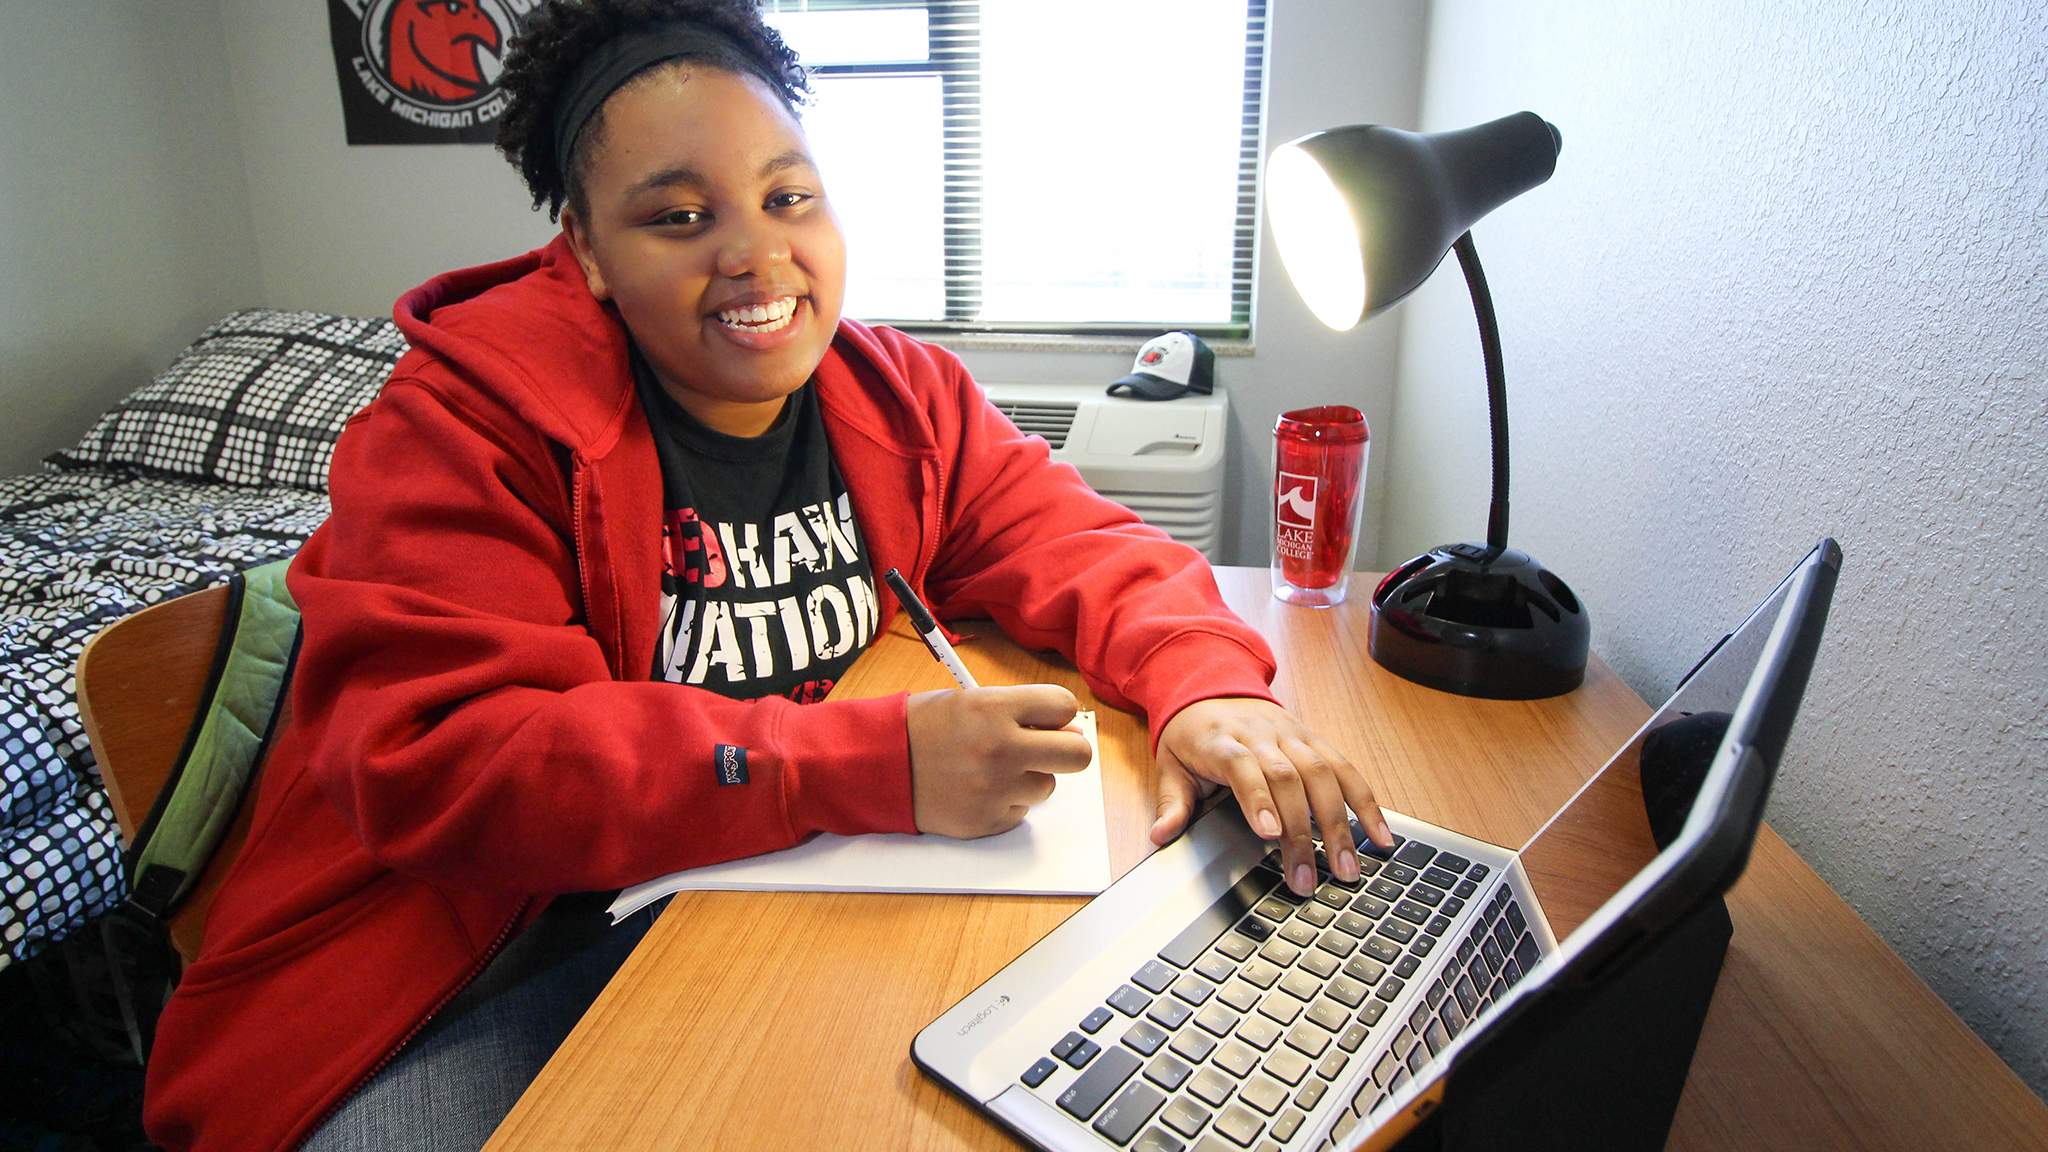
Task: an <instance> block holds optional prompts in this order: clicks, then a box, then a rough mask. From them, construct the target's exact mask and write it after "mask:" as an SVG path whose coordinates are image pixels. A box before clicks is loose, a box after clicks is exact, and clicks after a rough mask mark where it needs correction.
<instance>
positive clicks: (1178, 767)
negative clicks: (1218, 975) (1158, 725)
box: [1152, 697, 1394, 896]
mask: <svg viewBox="0 0 2048 1152" xmlns="http://www.w3.org/2000/svg"><path fill="white" fill-rule="evenodd" d="M1158 762H1159V803H1158V808H1157V818H1156V819H1155V820H1154V821H1153V824H1152V842H1153V843H1154V844H1164V843H1166V842H1167V841H1168V840H1170V839H1172V838H1173V837H1174V836H1176V835H1178V834H1179V833H1180V830H1181V829H1182V828H1184V827H1186V825H1187V822H1188V817H1189V815H1190V814H1192V813H1193V812H1194V809H1195V802H1196V801H1197V800H1198V799H1199V798H1200V797H1201V796H1205V795H1207V794H1209V793H1211V792H1213V791H1215V790H1216V788H1217V786H1219V785H1222V786H1227V787H1228V788H1230V790H1231V791H1233V792H1235V793H1236V794H1237V803H1238V806H1239V807H1240V808H1242V809H1243V810H1244V816H1245V820H1246V821H1247V822H1248V823H1249V824H1250V825H1251V828H1252V831H1254V832H1256V833H1258V834H1259V835H1260V836H1262V837H1264V838H1265V839H1268V840H1278V841H1279V842H1280V862H1281V869H1282V874H1283V875H1285V876H1286V877H1287V884H1288V887H1290V888H1292V889H1293V890H1294V891H1295V892H1296V893H1298V894H1300V895H1302V896H1307V895H1309V894H1310V893H1311V892H1313V891H1315V886H1316V866H1315V842H1314V841H1313V840H1312V839H1311V836H1312V834H1313V832H1314V829H1313V828H1311V826H1310V817H1311V816H1313V817H1314V818H1315V826H1316V827H1319V828H1320V829H1321V830H1322V834H1323V851H1324V853H1325V855H1327V856H1328V857H1329V861H1330V871H1331V872H1332V873H1334V874H1335V875H1336V877H1337V878H1338V879H1340V880H1344V881H1347V882H1348V881H1353V880H1356V879H1358V877H1359V870H1358V857H1357V854H1356V847H1355V845H1353V843H1352V838H1351V821H1350V819H1349V817H1348V816H1347V815H1346V812H1345V809H1346V808H1347V807H1348V808H1349V809H1350V811H1351V812H1355V813H1357V814H1358V822H1359V824H1360V825H1361V826H1363V827H1364V828H1365V830H1366V835H1367V836H1368V837H1370V838H1371V839H1372V841H1373V842H1374V843H1375V844H1377V845H1379V846H1380V847H1381V848H1386V849H1391V848H1392V847H1393V846H1394V838H1393V833H1392V832H1390V831H1389V830H1388V829H1387V822H1386V819H1385V818H1384V817H1382V816H1381V815H1380V807H1379V802H1378V801H1376V800H1375V799H1373V794H1372V788H1371V787H1370V786H1369V785H1367V784H1366V782H1365V776H1364V774H1363V773H1361V772H1360V771H1359V770H1358V769H1357V767H1355V766H1354V765H1353V764H1352V763H1351V761H1349V760H1347V759H1345V758H1344V754H1343V753H1341V752H1339V751H1337V750H1336V749H1335V748H1333V747H1331V746H1330V745H1329V744H1327V743H1325V742H1324V741H1323V739H1322V738H1321V737H1319V736H1317V735H1316V734H1315V733H1314V732H1312V731H1310V729H1309V727H1308V725H1306V724H1303V723H1302V722H1301V721H1299V720H1297V719H1295V718H1294V716H1293V714H1292V713H1290V712H1288V711H1287V710H1286V709H1285V708H1282V707H1280V706H1279V705H1278V704H1274V703H1273V702H1271V701H1269V700H1259V699H1255V698H1247V697H1219V698H1217V699H1213V700H1199V701H1196V702H1195V703H1193V704H1190V705H1188V706H1187V707H1185V708H1183V709H1181V710H1180V711H1179V712H1178V713H1175V714H1174V717H1173V719H1171V720H1168V721H1167V722H1166V727H1165V728H1164V729H1162V730H1161V731H1160V733H1159V754H1158Z"/></svg>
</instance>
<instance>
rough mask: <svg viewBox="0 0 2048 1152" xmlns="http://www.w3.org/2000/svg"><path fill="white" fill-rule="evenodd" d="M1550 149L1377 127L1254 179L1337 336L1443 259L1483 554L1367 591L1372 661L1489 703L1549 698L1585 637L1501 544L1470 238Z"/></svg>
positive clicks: (1579, 618) (1529, 183)
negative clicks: (1482, 462) (1480, 374)
mask: <svg viewBox="0 0 2048 1152" xmlns="http://www.w3.org/2000/svg"><path fill="white" fill-rule="evenodd" d="M1563 146H1564V140H1563V137H1562V136H1560V135H1559V134H1558V131H1557V129H1556V128H1555V127H1553V126H1551V125H1550V124H1548V123H1545V122H1544V120H1543V119H1542V117H1539V116H1537V115H1536V114H1535V113H1533V112H1519V113H1516V114H1515V115H1513V116H1507V117H1503V118H1502V119H1499V120H1494V121H1492V122H1490V123H1486V124H1480V125H1477V126H1475V127H1472V128H1464V129H1460V130H1459V131H1456V132H1434V133H1427V134H1423V133H1415V132H1403V131H1401V130H1399V129H1396V128H1386V127H1382V126H1380V125H1377V124H1355V125H1352V126H1350V127H1345V128H1332V129H1329V130H1328V131H1324V132H1312V133H1310V134H1309V135H1307V136H1303V137H1301V138H1300V139H1298V140H1291V141H1289V142H1288V143H1286V144H1282V145H1281V146H1280V147H1279V148H1277V149H1275V150H1274V152H1273V156H1272V158H1271V160H1270V161H1269V162H1268V164H1267V167H1266V194H1267V197H1268V203H1269V205H1270V207H1269V209H1268V210H1269V211H1270V213H1271V214H1272V218H1273V236H1274V239H1275V241H1276V242H1277V243H1278V245H1279V249H1280V261H1281V263H1282V264H1283V265H1284V266H1285V267H1286V269H1287V274H1288V278H1289V279H1291V280H1293V281H1294V286H1295V289H1296V290H1297V291H1299V292H1300V293H1301V296H1302V299H1303V300H1305V301H1306V302H1307V304H1308V306H1309V309H1310V310H1311V311H1313V312H1314V313H1315V314H1316V318H1317V319H1319V320H1321V321H1322V322H1323V323H1324V324H1327V325H1329V326H1330V327H1331V328H1335V329H1337V330H1339V331H1342V330H1344V329H1347V328H1350V327H1352V326H1353V325H1356V324H1357V323H1358V322H1359V321H1361V320H1363V319H1365V318H1366V317H1368V316H1373V315H1376V314H1378V313H1380V312H1382V311H1385V310H1386V309H1388V308H1390V307H1392V306H1393V305H1394V303H1395V302H1396V301H1398V300H1400V299H1401V298H1402V297H1404V296H1406V295H1408V294H1409V293H1410V292H1413V291H1414V290H1415V289H1417V288H1419V287H1421V286H1422V282H1423V281H1425V280H1427V279H1429V277H1430V274H1431V273H1433V272H1435V271H1436V267H1437V265H1438V264H1440V263H1442V262H1443V258H1444V253H1445V252H1446V251H1450V250H1455V251H1456V252H1457V253H1458V263H1459V265H1460V266H1461V267H1463V268H1464V270H1465V283H1466V285H1467V286H1468V287H1469V288H1470V289H1471V292H1472V308H1473V310H1474V311H1475V312H1477V313H1478V315H1479V345H1480V349H1481V351H1482V352H1483V354H1484V355H1485V359H1486V389H1487V399H1488V407H1489V409H1490V411H1491V416H1492V424H1493V507H1492V510H1491V511H1490V512H1489V514H1488V516H1487V523H1486V543H1485V544H1483V545H1481V544H1445V545H1441V546H1439V547H1436V548H1432V549H1430V550H1429V551H1428V552H1425V553H1423V554H1422V555H1420V556H1417V557H1415V558H1414V559H1413V560H1410V561H1408V562H1407V563H1405V564H1402V565H1401V566H1400V567H1398V568H1396V569H1394V570H1393V571H1392V572H1390V573H1388V574H1387V578H1386V579H1385V580H1382V581H1381V582H1380V585H1379V587H1378V588H1376V589H1374V590H1373V594H1372V626H1371V631H1370V647H1371V651H1372V655H1373V659H1375V660H1378V661H1379V662H1380V664H1381V665H1383V666H1384V667H1386V668H1388V669H1389V670H1391V671H1393V672H1396V673H1399V674H1400V675H1402V676H1405V677H1407V678H1408V679H1410V680H1413V681H1416V682H1417V683H1420V684H1427V685H1429V686H1430V687H1432V688H1441V689H1443V690H1444V691H1446V692H1456V693H1458V694H1459V695H1462V696H1485V697H1490V698H1492V699H1496V700H1529V699H1535V698H1537V697H1540V696H1556V695H1558V694H1560V693H1564V692H1569V691H1571V690H1572V689H1573V688H1576V687H1578V685H1579V682H1580V681H1581V680H1583V679H1585V675H1586V644H1587V640H1588V638H1589V636H1590V635H1591V631H1592V628H1591V624H1590V622H1589V621H1588V619H1587V616H1586V610H1585V607H1584V606H1583V605H1582V604H1580V603H1579V599H1578V597H1576V596H1574V595H1572V590H1571V589H1570V588H1568V587H1566V586H1565V583H1564V581H1562V580H1560V579H1558V578H1557V577H1556V576H1554V575H1552V574H1551V572H1550V571H1549V570H1548V569H1546V568H1544V567H1543V566H1542V565H1541V564H1538V563H1537V562H1536V561H1535V560H1534V559H1532V558H1531V557H1530V556H1529V555H1528V554H1527V553H1525V552H1519V551H1516V550H1515V549H1512V548H1509V547H1508V405H1507V384H1506V381H1505V380H1504V379H1503V371H1502V368H1501V355H1500V330H1499V328H1497V327H1496V326H1495V324H1494V318H1493V298H1492V297H1491V296H1490V295H1488V293H1487V290H1486V274H1485V273H1484V272H1482V271H1480V268H1479V253H1478V250H1477V249H1475V248H1474V247H1473V245H1472V233H1471V231H1470V229H1471V227H1472V225H1473V223H1474V222H1476V221H1477V220H1478V219H1479V218H1480V217H1482V216H1484V215H1486V214H1487V213H1488V212H1491V211H1493V210H1494V209H1495V208H1498V207H1500V206H1501V205H1502V204H1505V203H1507V202H1508V201H1509V200H1512V199H1514V198H1515V197H1516V196H1519V195H1521V194H1522V193H1524V192H1527V191H1528V190H1529V189H1531V188H1534V187H1535V186H1536V185H1538V184H1541V183H1543V182H1544V181H1545V180H1548V179H1550V174H1551V172H1552V171H1554V170H1555V169H1556V167H1557V154H1558V151H1559V150H1560V149H1561V148H1562V147H1563Z"/></svg>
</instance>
